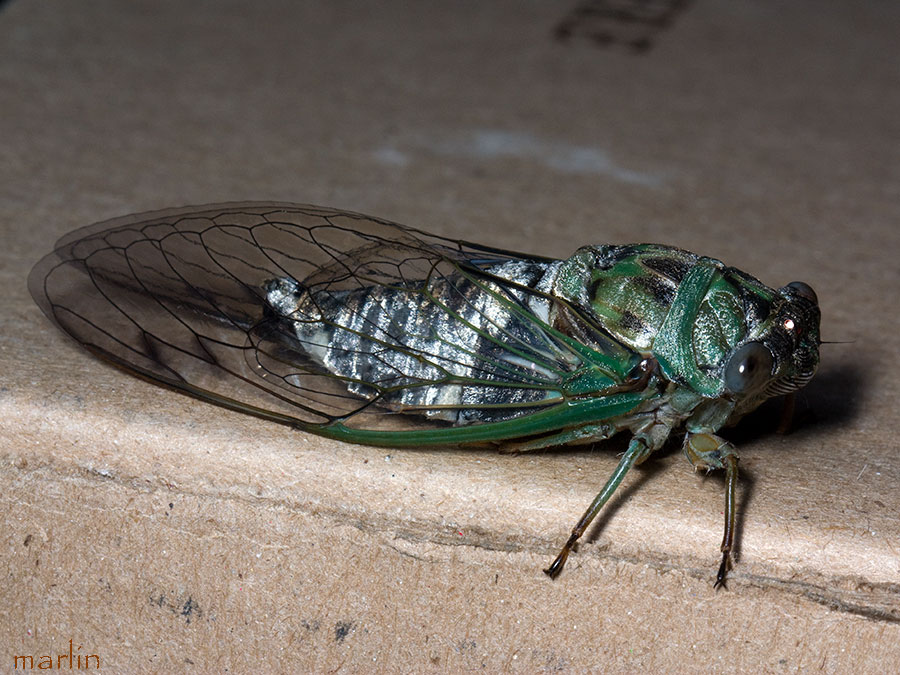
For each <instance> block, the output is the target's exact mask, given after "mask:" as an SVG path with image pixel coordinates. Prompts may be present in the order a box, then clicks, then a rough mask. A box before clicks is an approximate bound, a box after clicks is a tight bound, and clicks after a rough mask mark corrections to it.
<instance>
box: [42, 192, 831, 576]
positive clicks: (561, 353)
mask: <svg viewBox="0 0 900 675" xmlns="http://www.w3.org/2000/svg"><path fill="white" fill-rule="evenodd" d="M28 284H29V288H30V290H31V294H32V295H33V296H34V298H35V300H36V301H37V303H38V305H40V307H41V309H42V310H43V311H44V313H45V314H46V315H47V316H48V317H49V318H50V319H51V320H52V321H53V322H54V323H56V324H57V325H58V326H59V327H60V328H61V329H62V330H63V331H65V332H66V333H68V334H69V335H71V336H72V337H73V338H75V339H76V340H77V341H78V342H79V343H81V344H82V345H83V346H84V347H86V348H87V349H89V350H90V351H91V352H93V353H94V354H96V355H98V356H100V357H103V358H105V359H107V360H109V361H112V362H113V363H115V364H116V365H118V366H121V367H123V368H125V369H126V370H129V371H131V372H133V373H136V374H138V375H141V376H143V377H145V378H148V379H150V380H152V381H154V382H157V383H160V384H163V385H167V386H169V387H172V388H175V389H178V390H181V391H183V392H186V393H188V394H191V395H193V396H196V397H198V398H201V399H204V400H207V401H210V402H212V403H216V404H219V405H223V406H226V407H228V408H233V409H236V410H240V411H243V412H247V413H251V414H254V415H258V416H261V417H265V418H268V419H271V420H275V421H277V422H282V423H285V424H289V425H292V426H294V427H296V428H298V429H302V430H303V431H308V432H311V433H315V434H321V435H323V436H327V437H330V438H334V439H339V440H342V441H349V442H354V443H364V444H371V445H384V446H397V447H400V446H425V445H438V444H441V445H443V444H457V443H458V444H473V443H485V442H497V443H504V444H512V447H513V448H515V449H518V450H528V449H535V448H545V447H549V446H555V445H561V444H570V443H572V444H576V443H586V442H591V441H597V440H601V439H606V438H609V437H610V436H612V435H613V434H616V433H618V432H620V431H626V430H627V431H630V432H631V434H632V437H631V440H630V443H629V445H628V448H627V450H626V451H625V453H624V455H623V456H622V458H621V460H620V461H619V464H618V466H617V468H616V470H615V471H614V472H613V474H612V476H611V477H610V478H609V479H608V480H607V482H606V484H605V485H604V486H603V488H602V490H601V491H600V493H599V494H598V495H597V497H596V498H595V499H594V501H593V503H592V504H591V505H590V506H589V507H588V509H587V511H586V512H585V514H584V515H583V516H582V517H581V519H580V520H579V521H578V523H577V525H576V526H575V528H574V529H573V531H572V534H571V536H570V537H569V539H568V541H567V542H566V544H565V546H564V547H563V549H562V551H561V552H560V554H559V556H558V557H557V558H556V560H554V561H553V563H552V564H551V565H550V567H549V568H548V569H547V570H546V572H547V574H549V575H550V576H552V577H555V576H556V575H557V574H559V572H560V571H561V570H562V568H563V565H564V564H565V562H566V558H567V556H568V554H569V552H570V550H571V549H572V547H573V545H574V544H575V542H576V541H577V540H578V538H579V537H580V536H581V534H582V533H583V532H584V531H585V528H587V526H588V525H589V524H590V522H591V520H592V519H593V518H594V516H595V515H596V514H597V512H598V511H599V510H600V509H601V508H602V506H603V505H604V503H605V502H606V501H607V500H608V499H609V497H610V495H612V494H613V492H614V491H615V490H616V488H617V487H618V485H619V483H620V482H621V481H622V478H623V477H624V476H625V474H626V473H627V472H628V470H629V469H630V468H631V467H632V466H634V465H635V464H639V463H640V462H642V461H643V460H644V459H646V458H647V456H648V455H650V454H651V453H652V452H654V451H655V450H658V449H660V448H661V447H662V446H663V444H664V443H665V442H666V440H667V439H668V438H669V436H670V435H672V434H673V432H682V431H683V432H684V445H683V448H684V453H685V455H686V456H687V458H688V460H689V461H690V463H691V464H692V465H693V466H694V467H696V468H703V469H707V470H709V469H724V470H725V475H726V486H727V487H726V501H725V503H726V506H725V535H724V538H723V541H722V547H721V551H722V560H721V564H720V566H719V570H718V576H717V580H716V585H717V586H718V585H722V584H723V583H724V581H725V577H726V574H727V572H728V569H729V568H730V565H731V549H732V543H733V540H734V524H735V486H736V482H737V476H738V469H737V462H738V457H737V453H736V452H735V449H734V447H733V446H732V444H730V443H729V442H727V441H725V440H723V439H722V438H720V437H719V436H717V435H716V432H717V431H718V430H719V429H721V428H722V427H723V426H725V425H728V424H731V423H733V422H734V421H736V420H737V419H738V418H740V417H741V416H742V415H744V414H745V413H747V412H749V411H751V410H753V409H754V408H756V407H757V406H758V405H759V404H760V403H761V402H762V401H763V400H765V399H767V398H769V397H771V396H775V395H778V394H785V393H789V392H792V391H794V390H796V389H798V388H800V387H802V386H803V385H805V384H806V383H807V382H808V381H809V380H810V378H811V377H812V376H813V373H814V372H815V370H816V366H817V364H818V360H819V357H818V348H819V308H818V305H817V300H816V295H815V293H814V292H813V290H812V289H811V288H810V287H809V286H808V285H807V284H805V283H802V282H794V283H790V284H787V285H786V286H783V287H781V288H779V289H777V290H775V289H771V288H768V287H767V286H765V285H763V284H762V283H760V282H759V281H757V280H756V279H755V278H753V277H751V276H749V275H748V274H745V273H744V272H741V271H740V270H737V269H735V268H733V267H728V266H726V265H724V264H723V263H721V262H719V261H718V260H715V259H712V258H706V257H703V256H699V255H696V254H694V253H690V252H688V251H684V250H681V249H678V248H672V247H669V246H661V245H655V244H634V245H626V246H615V245H600V246H585V247H583V248H580V249H578V250H577V251H576V252H575V253H574V255H572V256H571V257H570V258H567V259H565V260H556V259H552V258H546V257H542V256H537V255H527V254H521V253H514V252H510V251H505V250H500V249H496V248H491V247H488V246H481V245H478V244H473V243H469V242H465V241H455V240H452V239H447V238H444V237H440V236H435V235H431V234H427V233H425V232H422V231H420V230H416V229H412V228H408V227H404V226H401V225H397V224H395V223H391V222H388V221H385V220H381V219H378V218H371V217H367V216H363V215H359V214H356V213H350V212H346V211H339V210H335V209H328V208H320V207H315V206H302V205H296V204H266V203H244V204H236V203H235V204H223V205H214V206H202V207H194V208H183V209H175V210H168V211H159V212H155V213H147V214H143V215H138V216H128V217H125V218H120V219H116V220H112V221H108V222H104V223H100V224H97V225H94V226H91V227H88V228H85V229H82V230H78V231H76V232H74V233H72V234H70V235H68V236H66V237H64V238H63V239H62V240H61V241H60V242H59V243H58V245H57V247H56V250H55V251H54V252H53V253H51V254H50V255H48V256H47V257H45V258H44V259H43V260H41V261H40V262H39V263H38V264H37V265H36V266H35V268H34V269H33V270H32V272H31V275H30V277H29V280H28Z"/></svg>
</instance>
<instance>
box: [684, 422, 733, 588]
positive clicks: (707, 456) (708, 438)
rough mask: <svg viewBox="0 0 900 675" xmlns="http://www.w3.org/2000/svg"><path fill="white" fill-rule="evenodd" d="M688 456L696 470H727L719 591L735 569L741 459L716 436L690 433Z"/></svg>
mask: <svg viewBox="0 0 900 675" xmlns="http://www.w3.org/2000/svg"><path fill="white" fill-rule="evenodd" d="M684 454H685V455H686V456H687V458H688V461H689V462H690V463H691V464H692V465H693V466H694V468H695V469H697V470H700V469H705V470H706V471H710V470H712V469H725V534H724V535H723V537H722V563H721V564H720V565H719V571H718V573H717V574H716V583H715V588H724V587H725V577H726V576H727V575H728V570H730V569H731V551H732V549H733V547H734V520H735V509H734V494H735V488H736V487H737V479H738V456H737V450H735V447H734V446H733V445H732V444H731V443H729V442H728V441H726V440H724V439H722V438H719V437H718V436H715V435H714V434H705V433H699V434H693V433H689V434H688V435H687V436H686V437H685V439H684Z"/></svg>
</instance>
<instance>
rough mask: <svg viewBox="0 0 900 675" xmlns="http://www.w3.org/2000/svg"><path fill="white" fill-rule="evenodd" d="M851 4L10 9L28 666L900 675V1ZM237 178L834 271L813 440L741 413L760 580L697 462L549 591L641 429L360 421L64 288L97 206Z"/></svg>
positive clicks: (12, 533) (11, 495) (201, 189)
mask: <svg viewBox="0 0 900 675" xmlns="http://www.w3.org/2000/svg"><path fill="white" fill-rule="evenodd" d="M595 4H596V5H598V6H599V5H601V4H602V3H595ZM677 4H678V3H673V5H677ZM827 5H828V6H827V7H826V6H822V3H818V2H812V1H811V0H810V1H809V2H799V3H790V6H789V7H787V6H785V3H779V2H774V1H772V2H763V1H760V2H754V3H749V4H748V3H730V2H715V1H713V2H703V3H690V4H687V5H686V7H685V8H683V9H682V10H681V11H678V12H675V13H674V15H673V16H672V20H671V22H670V23H669V24H668V26H667V27H666V28H665V29H662V30H650V31H648V32H647V33H646V37H648V38H649V39H650V40H651V42H652V46H651V48H650V49H649V50H641V49H634V48H632V47H629V46H628V44H623V40H624V42H625V43H627V42H628V41H629V40H631V41H633V40H634V38H633V37H629V36H632V33H629V32H621V31H623V30H624V29H623V27H622V24H621V23H617V22H616V21H606V22H603V21H600V23H599V24H597V23H590V22H588V23H585V21H586V20H585V21H582V23H581V24H575V25H576V28H575V29H572V30H571V31H570V32H571V36H570V37H569V39H568V40H565V41H560V40H559V39H557V38H555V37H554V28H558V27H559V25H560V22H562V21H563V20H566V19H567V18H569V19H571V18H572V17H573V16H574V17H576V18H577V16H579V15H578V14H577V13H574V14H573V13H572V11H571V10H573V8H575V7H577V5H576V4H575V3H573V4H572V6H567V5H565V4H562V5H561V4H559V3H549V2H548V3H532V4H528V5H524V6H523V5H522V3H515V2H498V3H471V4H470V5H467V6H464V7H460V6H459V5H458V4H457V3H453V5H452V6H451V5H448V4H445V3H425V4H415V5H412V6H411V5H409V4H408V3H379V6H378V8H377V9H376V8H375V7H374V6H373V7H370V8H366V7H363V6H360V5H358V4H352V3H346V4H345V3H329V4H328V8H327V9H324V8H322V7H314V6H312V5H310V6H308V7H301V6H297V5H296V3H291V2H259V3H254V5H253V7H251V6H250V5H248V4H246V3H237V2H235V3H228V2H209V3H190V5H186V4H185V3H178V2H153V3H127V4H126V3H118V2H113V1H112V0H109V1H108V2H100V1H96V2H93V1H89V2H80V3H77V4H76V3H65V2H54V1H45V2H41V3H25V2H10V3H7V4H5V5H4V6H3V7H2V9H0V97H2V113H0V153H2V162H0V228H2V232H3V241H4V242H5V246H4V247H3V250H2V252H0V255H2V261H3V262H2V266H0V275H2V276H0V283H2V287H3V288H4V289H5V290H6V292H5V293H4V294H3V296H2V303H3V304H2V308H3V311H2V312H0V322H2V325H0V377H2V387H0V430H2V433H0V439H2V440H0V465H2V472H0V480H2V487H0V495H2V497H0V505H2V506H0V509H2V514H3V523H4V528H3V537H4V545H3V547H2V553H0V563H2V570H3V573H4V576H5V578H4V582H3V584H2V585H0V645H2V649H0V669H3V670H4V671H5V670H6V669H12V667H13V659H14V656H15V655H33V656H34V657H35V659H36V661H35V662H36V663H37V662H38V661H37V660H38V659H39V657H40V656H42V655H45V654H52V655H57V654H61V653H68V650H69V645H70V642H69V641H70V640H71V641H72V643H71V645H72V650H73V651H72V653H73V656H74V657H76V658H77V656H78V655H81V654H83V655H86V654H97V655H98V656H100V658H101V659H102V669H110V670H115V671H117V672H136V671H166V670H171V669H173V668H176V667H178V668H184V667H185V666H191V667H193V668H194V669H196V670H197V671H200V672H203V671H217V672H221V671H223V670H224V669H226V668H227V669H228V670H229V671H230V672H244V671H247V670H249V669H251V668H254V667H255V668H262V669H263V670H266V671H273V672H274V671H281V672H287V671H298V670H301V671H302V670H310V669H314V670H326V669H327V670H347V671H360V670H362V671H365V670H381V671H387V670H394V669H400V670H404V671H422V670H434V671H448V670H449V671H463V670H481V669H489V670H498V669H502V670H522V671H526V672H533V671H536V670H557V671H563V672H567V671H584V670H590V669H601V668H602V669H604V670H610V671H614V670H637V669H644V670H650V671H662V670H667V671H673V670H674V671H695V670H697V669H703V670H710V671H716V672H730V671H738V670H746V669H751V668H752V669H762V670H764V671H767V672H781V671H782V670H784V671H788V670H800V671H803V670H814V669H815V670H821V671H824V672H848V671H851V670H852V671H855V672H883V671H889V670H897V669H898V667H900V646H898V645H900V543H898V542H900V537H898V535H900V524H898V519H897V513H898V512H900V489H898V488H900V447H898V446H900V442H898V432H900V424H898V412H897V401H898V382H900V366H898V363H900V339H898V330H897V328H898V323H897V313H896V302H897V297H898V295H900V271H898V265H897V257H898V253H900V235H898V223H900V194H898V190H897V186H898V185H900V152H898V148H900V87H898V86H897V84H898V82H897V69H896V63H897V58H898V56H900V54H898V52H900V43H898V42H897V40H896V36H897V29H898V27H900V9H898V7H895V6H894V5H893V4H891V3H866V4H858V5H857V4H855V3H846V4H841V3H827ZM591 21H597V18H596V16H595V17H594V18H593V19H591ZM598 25H599V26H601V27H600V28H598V27H597V26H598ZM579 26H580V28H579ZM633 28H634V26H631V29H633ZM598 30H599V31H601V32H603V33H604V35H606V36H607V37H611V38H615V39H613V40H612V42H611V43H608V42H609V40H606V39H596V38H591V37H590V36H589V33H590V32H591V31H593V32H597V31H598ZM641 35H643V33H642V34H641ZM638 42H640V40H638ZM607 43H608V44H607ZM239 199H272V200H285V201H302V202H308V203H314V204H315V203H318V204H324V205H330V206H337V207H341V208H346V209H351V210H355V211H361V212H364V213H370V214H373V215H378V216H382V217H384V218H389V219H392V220H396V221H398V222H402V223H406V224H410V225H415V226H418V227H422V228H424V229H427V230H429V231H433V232H436V233H439V234H443V235H446V236H452V237H459V238H463V239H471V240H476V241H481V242H483V243H487V244H491V245H496V246H501V247H506V248H512V249H516V250H530V251H536V252H540V253H543V254H547V255H555V256H560V257H562V256H566V255H569V254H570V253H571V252H572V251H573V250H574V249H575V248H577V247H578V246H580V245H582V244H585V243H589V242H596V243H604V242H612V243H626V242H631V241H654V242H660V243H667V244H672V245H678V246H681V247H684V248H688V249H690V250H695V251H698V252H701V253H704V254H707V255H712V256H715V257H718V258H720V259H723V260H725V261H727V262H728V263H729V264H732V265H734V266H736V267H739V268H741V269H743V270H745V271H747V272H749V273H751V274H753V275H755V276H757V277H758V278H760V279H762V280H763V281H764V282H766V283H768V284H770V285H773V286H778V285H782V284H784V283H787V282H789V281H792V280H795V279H799V280H803V281H806V282H808V283H810V284H811V285H812V286H813V287H814V288H815V289H816V291H817V293H818V295H819V298H820V304H821V307H822V315H823V322H822V336H823V339H825V340H837V341H843V343H841V344H827V345H823V347H822V365H821V367H820V371H819V375H818V376H817V377H816V379H815V380H814V381H813V382H812V383H811V384H810V385H809V387H808V388H807V389H806V390H805V391H804V393H802V394H801V396H800V399H799V402H798V416H797V419H796V425H795V426H796V429H795V431H794V433H792V434H790V435H787V436H779V435H776V434H774V433H773V430H774V428H775V426H776V425H777V418H778V407H777V405H776V406H767V407H766V408H764V409H763V410H762V411H760V412H759V413H758V414H756V415H754V416H753V417H751V418H749V419H748V420H746V422H745V423H744V424H742V425H741V426H740V427H739V428H737V429H735V430H733V431H732V432H731V434H730V438H732V439H733V440H734V441H735V442H736V443H737V444H738V447H739V450H740V451H741V453H742V454H741V458H742V460H741V470H742V472H743V475H744V477H745V478H744V480H742V483H741V486H740V492H739V504H740V516H739V517H740V532H739V554H738V558H737V564H736V567H735V569H734V570H733V572H732V574H731V576H730V582H729V589H728V591H724V592H722V591H720V592H715V591H714V590H713V587H712V581H713V578H714V574H715V568H716V565H717V561H718V553H717V550H718V544H719V541H720V537H721V531H720V528H721V523H720V519H721V510H722V505H723V501H722V500H723V497H722V481H721V479H720V478H719V477H716V476H714V475H712V476H710V477H708V478H706V479H703V478H702V477H701V476H697V475H695V474H693V473H692V472H691V470H690V468H689V466H688V465H687V463H686V462H685V461H684V459H683V458H682V457H681V456H680V455H679V454H678V453H669V454H665V455H663V456H662V457H660V458H659V459H658V460H656V461H654V462H650V463H648V465H646V466H645V467H644V468H642V469H641V470H639V471H637V472H635V473H634V475H632V476H630V477H629V478H628V479H627V480H626V483H625V485H624V487H623V489H622V492H621V494H619V495H618V496H617V497H616V498H614V500H613V502H612V503H611V504H610V507H609V508H608V509H607V510H606V511H605V512H604V513H603V514H602V515H601V517H600V518H599V519H598V520H599V523H598V524H597V525H596V526H595V527H594V528H592V531H591V533H590V536H588V537H586V538H585V540H584V541H583V543H582V544H581V546H580V547H579V548H578V550H577V551H576V552H575V553H574V554H573V556H572V557H571V558H570V561H569V565H568V567H567V568H566V570H565V571H564V573H563V575H562V576H561V578H560V579H558V580H556V581H555V582H551V581H550V580H549V579H547V578H546V577H545V576H544V575H543V574H542V573H541V571H540V570H541V569H542V568H543V567H545V566H546V565H547V564H548V563H549V562H550V560H552V557H553V556H554V555H555V554H556V552H557V551H558V549H559V546H561V544H562V543H563V542H564V541H565V538H566V536H567V535H568V532H569V530H570V528H571V526H572V525H573V524H574V522H575V520H576V519H577V517H578V516H579V515H580V514H581V513H582V511H583V509H584V508H585V507H586V505H587V504H588V503H589V502H590V500H591V499H592V498H593V496H594V494H595V493H596V491H597V490H598V489H599V487H600V485H601V484H602V482H603V481H604V480H605V479H606V477H607V475H608V473H609V472H610V471H611V470H612V468H613V467H614V465H615V463H616V453H617V452H620V451H621V450H622V447H623V445H622V443H621V442H619V441H613V442H612V443H609V444H603V445H598V446H597V447H594V448H587V449H584V450H580V451H575V450H571V449H567V450H560V451H552V452H544V453H536V454H529V455H525V456H513V457H510V456H501V455H499V454H496V453H493V452H490V451H486V450H485V451H471V450H459V449H444V450H423V451H409V450H384V449H375V448H369V447H359V446H349V445H342V444H339V443H335V442H332V441H328V440H325V439H321V438H318V437H314V436H310V435H306V434H301V433H298V432H292V431H290V430H288V429H286V428H283V427H280V426H277V425H273V424H267V423H265V422H263V421H260V420H256V419H252V418H248V417H246V416H242V415H239V414H236V413H231V412H227V411H222V410H220V409H218V408H215V407H212V406H210V405H207V404H203V403H200V402H197V401H193V400H190V399H187V398H185V397H183V396H179V395H177V394H174V393H171V392H169V391H164V390H161V389H159V388H156V387H153V386H152V385H149V384H147V383H145V382H142V381H139V380H137V379H134V378H131V377H129V376H127V375H125V374H123V373H120V372H118V371H116V370H115V369H113V368H111V367H108V366H107V365H105V364H103V363H101V362H99V361H97V360H95V359H93V358H91V357H90V356H89V355H88V354H86V353H84V352H83V351H81V350H79V349H78V348H77V347H76V346H75V345H74V344H73V343H72V342H71V341H69V340H67V339H66V338H65V337H64V336H63V335H61V334H59V333H58V332H57V331H56V330H55V329H53V328H52V327H51V326H50V324H49V323H48V322H47V321H46V320H45V318H44V317H43V316H42V315H41V313H40V312H39V310H38V309H37V307H36V306H35V305H34V304H33V303H32V301H31V299H30V297H29V296H28V294H27V291H26V288H25V277H26V275H27V273H28V270H29V269H30V267H31V265H32V264H33V263H34V262H36V261H37V260H38V259H39V258H40V257H41V256H42V255H44V254H45V253H46V252H48V251H49V250H50V248H51V247H52V244H53V242H54V241H55V240H56V239H57V238H58V237H59V236H61V235H62V234H64V233H66V232H68V231H70V230H72V229H74V228H76V227H79V226H82V225H86V224H89V223H91V222H95V221H99V220H103V219H105V218H109V217H113V216H116V215H121V214H125V213H129V212H139V211H145V210H149V209H154V208H162V207H166V206H178V205H182V204H202V203H211V202H217V201H225V200H239ZM63 663H65V662H63Z"/></svg>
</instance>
